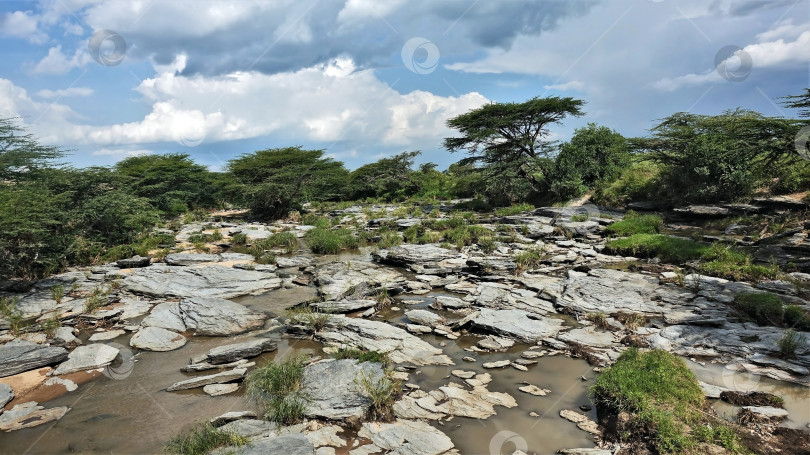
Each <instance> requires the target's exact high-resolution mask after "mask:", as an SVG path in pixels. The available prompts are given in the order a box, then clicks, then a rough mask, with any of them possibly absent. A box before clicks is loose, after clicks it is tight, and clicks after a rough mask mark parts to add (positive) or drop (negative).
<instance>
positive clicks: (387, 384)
mask: <svg viewBox="0 0 810 455" xmlns="http://www.w3.org/2000/svg"><path fill="white" fill-rule="evenodd" d="M355 383H356V384H357V386H358V387H359V388H360V390H361V391H362V393H363V394H364V395H366V396H367V397H368V398H369V399H370V400H371V406H369V408H368V413H367V416H366V417H367V418H368V419H369V420H381V421H391V420H394V403H396V401H397V399H398V398H399V397H400V396H401V395H402V384H401V383H400V382H399V381H398V380H396V379H394V378H393V377H392V375H391V371H390V370H388V369H387V368H386V369H385V372H384V374H383V375H382V376H381V377H379V378H375V377H373V376H372V375H370V374H367V373H366V372H365V371H364V372H362V373H361V374H360V375H359V376H358V377H357V379H355Z"/></svg>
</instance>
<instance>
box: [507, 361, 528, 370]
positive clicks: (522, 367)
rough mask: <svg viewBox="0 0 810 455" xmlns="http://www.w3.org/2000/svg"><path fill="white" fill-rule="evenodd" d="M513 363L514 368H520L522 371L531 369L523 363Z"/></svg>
mask: <svg viewBox="0 0 810 455" xmlns="http://www.w3.org/2000/svg"><path fill="white" fill-rule="evenodd" d="M511 365H512V368H514V369H516V370H520V371H529V369H528V368H526V367H525V366H523V365H519V364H517V363H514V362H512V363H511Z"/></svg>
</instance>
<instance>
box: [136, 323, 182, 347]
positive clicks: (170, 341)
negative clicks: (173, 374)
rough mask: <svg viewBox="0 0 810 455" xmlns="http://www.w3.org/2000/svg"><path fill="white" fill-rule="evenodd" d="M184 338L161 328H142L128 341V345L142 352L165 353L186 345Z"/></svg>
mask: <svg viewBox="0 0 810 455" xmlns="http://www.w3.org/2000/svg"><path fill="white" fill-rule="evenodd" d="M186 341H187V340H186V337H184V336H183V335H182V334H179V333H177V332H173V331H171V330H167V329H164V328H162V327H143V328H142V329H140V330H138V332H137V333H135V335H133V336H132V338H130V340H129V345H130V346H132V347H133V348H136V349H142V350H144V351H157V352H166V351H173V350H175V349H180V348H182V347H183V346H185V345H186Z"/></svg>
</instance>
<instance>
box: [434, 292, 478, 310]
mask: <svg viewBox="0 0 810 455" xmlns="http://www.w3.org/2000/svg"><path fill="white" fill-rule="evenodd" d="M431 306H432V307H433V308H436V309H439V310H441V309H446V310H460V309H463V308H469V307H470V306H471V304H470V302H467V301H464V300H461V299H459V298H456V297H449V296H443V295H439V296H436V299H435V302H434V303H433V304H432V305H431Z"/></svg>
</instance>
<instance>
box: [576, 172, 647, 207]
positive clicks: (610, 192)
mask: <svg viewBox="0 0 810 455" xmlns="http://www.w3.org/2000/svg"><path fill="white" fill-rule="evenodd" d="M661 169H662V166H661V165H659V164H656V163H653V162H651V161H641V162H638V163H635V164H632V165H631V166H630V167H628V168H626V169H624V170H623V171H622V173H621V175H620V176H619V178H618V179H616V180H612V181H609V180H605V181H601V182H598V183H597V186H596V188H595V190H594V194H593V197H592V199H591V200H592V201H593V203H594V204H598V205H605V206H608V207H623V206H624V205H625V204H626V203H628V202H631V201H638V200H643V199H649V198H650V197H652V196H653V195H654V192H655V187H656V184H657V180H658V176H659V174H660V173H661Z"/></svg>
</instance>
